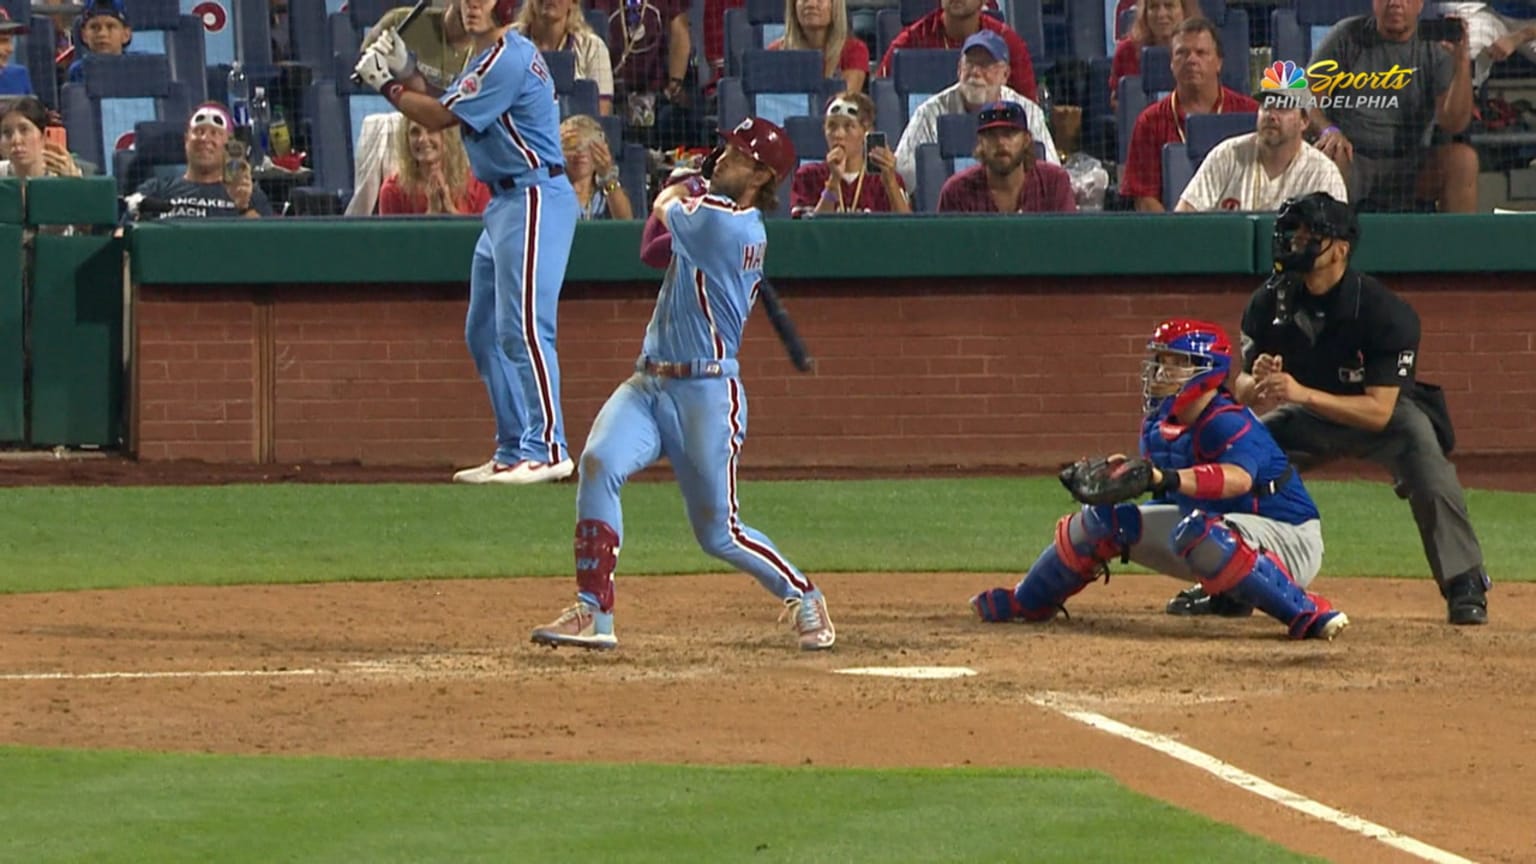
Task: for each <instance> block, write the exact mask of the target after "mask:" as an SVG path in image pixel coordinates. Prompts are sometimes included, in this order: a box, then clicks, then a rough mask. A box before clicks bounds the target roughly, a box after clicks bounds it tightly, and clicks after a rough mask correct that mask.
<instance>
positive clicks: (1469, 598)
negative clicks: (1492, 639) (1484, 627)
mask: <svg viewBox="0 0 1536 864" xmlns="http://www.w3.org/2000/svg"><path fill="white" fill-rule="evenodd" d="M1440 593H1441V594H1444V595H1445V618H1446V620H1447V621H1449V622H1450V623H1452V624H1473V625H1475V624H1487V623H1488V577H1487V576H1485V575H1483V571H1482V570H1481V569H1477V570H1469V571H1467V572H1466V573H1463V574H1461V575H1460V576H1457V577H1456V578H1455V579H1452V580H1451V581H1450V582H1448V583H1446V585H1445V587H1443V588H1441V589H1440Z"/></svg>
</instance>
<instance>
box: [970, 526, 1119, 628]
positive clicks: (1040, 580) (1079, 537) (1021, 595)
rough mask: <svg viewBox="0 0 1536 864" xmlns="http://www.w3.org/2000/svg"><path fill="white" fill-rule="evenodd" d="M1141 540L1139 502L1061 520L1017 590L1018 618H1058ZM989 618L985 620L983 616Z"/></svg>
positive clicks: (1015, 591)
mask: <svg viewBox="0 0 1536 864" xmlns="http://www.w3.org/2000/svg"><path fill="white" fill-rule="evenodd" d="M1139 540H1141V510H1140V508H1138V507H1137V506H1136V505H1134V504H1115V505H1113V506H1107V505H1106V506H1097V507H1084V508H1083V509H1082V510H1081V511H1080V512H1078V513H1074V514H1072V515H1070V516H1063V517H1061V519H1060V521H1058V522H1057V523H1056V540H1055V542H1054V543H1052V544H1051V545H1050V546H1048V547H1046V550H1045V551H1044V552H1041V553H1040V557H1039V558H1036V559H1035V563H1034V565H1032V566H1031V567H1030V568H1029V572H1028V573H1026V574H1025V575H1024V581H1022V582H1020V583H1019V586H1018V587H1017V588H1015V589H1013V597H1014V600H1015V604H1016V609H1015V612H1014V614H1015V615H1016V616H1017V617H1020V618H1023V619H1025V620H1026V621H1044V620H1047V619H1049V618H1053V617H1055V615H1056V612H1057V610H1059V609H1061V608H1062V604H1064V603H1066V602H1067V598H1068V597H1071V596H1072V595H1073V594H1076V593H1077V592H1079V591H1081V590H1083V588H1084V587H1086V586H1087V585H1088V583H1089V582H1092V581H1093V580H1095V579H1097V578H1098V577H1099V572H1100V571H1101V570H1104V569H1105V568H1104V565H1105V564H1107V563H1109V561H1110V559H1112V558H1116V557H1119V556H1123V555H1125V554H1126V551H1127V550H1129V549H1130V548H1131V546H1132V545H1134V544H1135V543H1137V542H1138V541H1139ZM983 617H985V616H983Z"/></svg>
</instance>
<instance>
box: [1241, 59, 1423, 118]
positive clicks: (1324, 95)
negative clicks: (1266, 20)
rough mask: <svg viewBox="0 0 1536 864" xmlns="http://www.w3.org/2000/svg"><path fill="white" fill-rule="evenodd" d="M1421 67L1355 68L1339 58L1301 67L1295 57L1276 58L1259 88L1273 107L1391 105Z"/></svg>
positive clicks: (1378, 107)
mask: <svg viewBox="0 0 1536 864" xmlns="http://www.w3.org/2000/svg"><path fill="white" fill-rule="evenodd" d="M1418 71H1419V70H1418V68H1417V67H1414V68H1411V69H1404V68H1403V67H1401V66H1399V65H1397V64H1395V63H1394V64H1392V68H1390V69H1387V70H1385V71H1381V70H1376V71H1354V70H1347V69H1341V68H1339V63H1338V61H1337V60H1319V61H1317V62H1316V63H1313V64H1312V65H1311V66H1308V67H1307V68H1306V69H1302V68H1301V67H1300V66H1298V65H1296V63H1294V62H1293V61H1290V60H1277V61H1275V62H1274V63H1273V64H1271V65H1270V66H1269V68H1268V69H1265V70H1264V78H1263V80H1262V81H1261V82H1260V84H1259V90H1260V95H1261V96H1262V97H1263V99H1262V102H1263V103H1264V105H1265V106H1266V107H1270V108H1323V109H1332V110H1339V109H1346V110H1347V109H1351V108H1375V109H1392V108H1396V107H1397V97H1398V95H1399V94H1400V93H1401V91H1402V90H1404V89H1405V88H1407V87H1408V85H1409V84H1410V83H1412V82H1413V76H1414V74H1415V73H1417V72H1418Z"/></svg>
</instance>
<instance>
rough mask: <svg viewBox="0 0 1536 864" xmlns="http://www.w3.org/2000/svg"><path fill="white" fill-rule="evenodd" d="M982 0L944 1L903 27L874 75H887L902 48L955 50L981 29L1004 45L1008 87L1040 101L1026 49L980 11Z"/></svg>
mask: <svg viewBox="0 0 1536 864" xmlns="http://www.w3.org/2000/svg"><path fill="white" fill-rule="evenodd" d="M982 2H983V0H944V5H943V6H941V7H939V8H938V9H935V10H934V11H932V12H930V13H928V14H927V15H924V16H923V17H921V18H919V19H917V20H916V21H913V22H912V23H911V24H909V25H907V28H906V29H905V30H902V31H901V32H900V33H899V34H897V35H896V38H895V39H894V40H893V41H892V42H891V47H889V48H887V49H885V57H883V58H881V60H880V70H879V71H878V72H876V73H875V74H876V75H879V76H881V77H882V78H883V77H885V76H887V75H890V74H891V58H892V57H894V56H895V54H896V52H897V51H899V50H901V49H902V48H949V49H953V50H959V48H960V46H961V45H964V44H965V40H966V37H968V36H970V35H971V34H972V33H975V32H977V31H978V30H981V29H983V28H985V29H987V30H991V31H992V32H994V33H997V34H998V35H1000V36H1002V37H1003V40H1004V41H1005V42H1007V43H1008V57H1009V59H1010V61H1011V63H1012V67H1013V68H1012V71H1011V72H1010V73H1009V75H1008V86H1009V87H1012V88H1013V89H1015V90H1017V91H1018V92H1020V93H1022V94H1024V95H1025V96H1026V97H1028V98H1029V100H1030V101H1031V102H1039V101H1040V91H1039V88H1038V87H1036V85H1035V67H1034V64H1032V63H1031V62H1030V60H1029V46H1027V45H1025V44H1024V40H1023V39H1022V38H1021V37H1020V36H1019V34H1017V33H1015V32H1014V31H1013V28H1012V27H1009V26H1008V25H1007V24H1004V23H1003V22H1001V21H999V20H997V19H996V18H993V17H992V16H990V15H983V14H982V12H981V7H982Z"/></svg>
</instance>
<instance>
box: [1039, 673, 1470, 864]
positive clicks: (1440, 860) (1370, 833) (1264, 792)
mask: <svg viewBox="0 0 1536 864" xmlns="http://www.w3.org/2000/svg"><path fill="white" fill-rule="evenodd" d="M1029 701H1031V702H1033V703H1034V704H1036V705H1039V706H1040V707H1041V708H1046V709H1049V710H1051V711H1055V712H1057V713H1058V714H1062V715H1064V716H1066V717H1070V718H1072V719H1073V720H1076V721H1077V722H1079V723H1082V724H1084V725H1087V726H1090V727H1092V728H1094V729H1098V730H1099V731H1101V732H1108V733H1109V734H1111V735H1116V736H1119V737H1121V738H1124V739H1126V740H1127V741H1134V742H1135V743H1137V744H1140V745H1142V746H1143V747H1150V748H1152V749H1153V750H1156V751H1158V752H1159V753H1162V754H1164V755H1166V756H1172V757H1173V758H1175V759H1177V760H1179V761H1180V762H1184V763H1186V764H1188V765H1193V766H1194V767H1196V768H1199V769H1200V770H1202V771H1205V772H1207V773H1209V774H1212V775H1214V776H1216V777H1217V778H1218V779H1220V780H1224V781H1226V782H1227V783H1231V784H1232V785H1233V786H1236V787H1238V788H1239V789H1246V790H1248V791H1249V792H1252V793H1253V794H1255V795H1258V796H1259V797H1261V798H1268V799H1269V800H1271V801H1273V802H1275V803H1276V804H1280V805H1283V806H1285V807H1289V808H1291V809H1292V810H1296V811H1299V812H1301V813H1305V814H1306V815H1308V816H1312V817H1314V818H1316V819H1321V820H1322V821H1324V822H1328V823H1330V824H1332V825H1335V826H1337V827H1339V828H1342V829H1344V830H1345V831H1352V832H1354V833H1356V834H1360V835H1362V836H1365V837H1367V838H1370V839H1372V840H1378V841H1380V842H1382V843H1385V844H1386V845H1388V846H1391V847H1394V848H1396V849H1400V850H1402V851H1404V852H1407V853H1408V854H1409V855H1413V856H1414V857H1417V858H1421V859H1423V860H1425V861H1432V862H1434V864H1476V862H1475V861H1473V860H1471V859H1470V858H1463V857H1461V856H1460V855H1457V854H1456V853H1454V852H1447V851H1445V850H1444V849H1440V848H1438V847H1435V846H1431V845H1429V844H1428V843H1424V842H1422V841H1419V840H1415V839H1414V838H1412V837H1409V836H1407V835H1405V834H1401V833H1399V832H1397V831H1393V830H1392V829H1391V828H1387V827H1385V826H1383V825H1377V824H1376V823H1375V822H1371V821H1368V820H1366V819H1362V818H1360V817H1359V816H1356V815H1354V814H1352V813H1345V812H1344V811H1343V810H1335V809H1334V808H1332V807H1329V806H1328V805H1327V804H1321V803H1319V802H1317V801H1313V800H1312V799H1311V798H1307V797H1305V796H1303V795H1301V794H1299V793H1296V792H1292V791H1291V790H1289V789H1285V788H1282V787H1280V786H1276V785H1275V784H1273V783H1271V782H1269V781H1268V780H1265V779H1264V778H1262V777H1257V776H1254V775H1253V774H1249V773H1248V772H1247V771H1244V770H1243V769H1241V768H1238V767H1237V766H1236V765H1231V764H1228V763H1226V762H1223V761H1221V760H1220V759H1217V758H1216V757H1214V756H1211V755H1209V754H1207V753H1203V752H1201V751H1199V750H1196V749H1195V748H1193V747H1190V746H1187V745H1185V744H1180V743H1179V742H1178V741H1175V740H1173V739H1172V738H1169V737H1168V736H1166V735H1159V734H1157V733H1155V732H1148V731H1146V730H1144V729H1138V728H1136V727H1135V726H1128V725H1126V724H1124V723H1121V722H1120V721H1118V720H1112V719H1110V718H1108V717H1105V716H1104V715H1103V714H1095V713H1094V712H1092V711H1081V710H1077V709H1074V708H1068V707H1065V706H1063V705H1062V704H1061V703H1060V701H1059V700H1058V699H1056V698H1053V697H1050V696H1031V697H1029Z"/></svg>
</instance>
